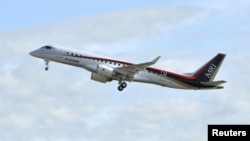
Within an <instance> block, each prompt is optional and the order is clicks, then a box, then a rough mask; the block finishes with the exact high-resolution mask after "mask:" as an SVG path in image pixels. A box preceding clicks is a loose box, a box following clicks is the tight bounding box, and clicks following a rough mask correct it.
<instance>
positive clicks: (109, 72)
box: [97, 65, 114, 78]
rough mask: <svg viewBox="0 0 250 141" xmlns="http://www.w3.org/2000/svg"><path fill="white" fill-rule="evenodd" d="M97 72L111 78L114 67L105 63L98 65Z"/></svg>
mask: <svg viewBox="0 0 250 141" xmlns="http://www.w3.org/2000/svg"><path fill="white" fill-rule="evenodd" d="M97 74H100V75H102V76H105V77H108V78H111V77H112V76H113V75H114V69H113V68H111V67H108V66H105V65H98V66H97Z"/></svg>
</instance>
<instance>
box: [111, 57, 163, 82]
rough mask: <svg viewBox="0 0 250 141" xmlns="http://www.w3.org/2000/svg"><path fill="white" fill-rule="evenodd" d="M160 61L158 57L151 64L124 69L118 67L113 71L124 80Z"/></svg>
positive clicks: (135, 65)
mask: <svg viewBox="0 0 250 141" xmlns="http://www.w3.org/2000/svg"><path fill="white" fill-rule="evenodd" d="M159 59H160V56H158V57H157V58H155V59H154V60H153V61H151V62H146V63H141V64H134V65H130V66H126V67H118V68H115V71H116V72H118V73H119V74H118V75H119V76H120V77H122V78H123V77H124V78H133V77H134V75H135V74H136V73H138V72H140V71H143V70H145V69H146V68H147V67H148V66H150V65H153V64H155V63H156V62H157V61H158V60H159Z"/></svg>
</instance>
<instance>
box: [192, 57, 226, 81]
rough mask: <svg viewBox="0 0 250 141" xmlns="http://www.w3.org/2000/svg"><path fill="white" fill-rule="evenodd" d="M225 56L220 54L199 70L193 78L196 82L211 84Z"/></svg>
mask: <svg viewBox="0 0 250 141" xmlns="http://www.w3.org/2000/svg"><path fill="white" fill-rule="evenodd" d="M225 56H226V55H225V54H222V53H219V54H217V55H216V56H215V57H214V58H212V59H211V60H210V61H208V62H207V63H206V64H205V65H203V66H202V67H201V68H199V69H198V70H197V71H196V72H195V73H194V74H193V76H194V77H195V80H196V81H199V82H209V81H213V79H214V77H215V76H216V74H217V72H218V70H219V69H220V66H221V64H222V62H223V60H224V58H225Z"/></svg>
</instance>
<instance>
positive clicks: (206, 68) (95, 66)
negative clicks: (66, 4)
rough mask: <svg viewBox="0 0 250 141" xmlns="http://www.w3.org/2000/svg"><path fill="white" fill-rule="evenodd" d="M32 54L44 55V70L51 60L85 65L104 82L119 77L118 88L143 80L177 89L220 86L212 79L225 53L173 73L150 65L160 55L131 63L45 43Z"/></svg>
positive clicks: (220, 82)
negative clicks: (183, 70) (193, 67)
mask: <svg viewBox="0 0 250 141" xmlns="http://www.w3.org/2000/svg"><path fill="white" fill-rule="evenodd" d="M29 54H30V55H32V56H34V57H38V58H41V59H44V61H45V65H46V66H45V70H46V71H47V70H48V69H49V62H50V61H54V62H58V63H63V64H67V65H72V66H76V67H80V68H83V69H86V70H88V71H90V72H91V79H92V80H94V81H98V82H102V83H106V82H110V81H113V80H116V81H118V90H119V91H122V90H123V89H124V88H126V87H127V83H126V82H142V83H149V84H156V85H160V86H163V87H170V88H177V89H192V90H205V89H222V88H223V86H221V84H223V83H225V82H226V81H224V80H219V81H214V78H215V75H216V74H217V72H218V70H219V68H220V66H221V64H222V62H223V60H224V58H225V56H226V55H225V54H222V53H218V54H217V55H216V56H215V57H213V58H212V59H211V60H210V61H208V62H207V63H206V64H204V65H203V66H202V67H200V68H199V69H197V70H196V71H194V72H193V73H183V74H181V73H174V72H170V71H167V70H163V69H158V68H154V67H150V66H151V65H153V64H155V63H156V62H157V61H158V60H159V59H160V56H159V57H157V58H155V59H153V60H152V61H149V62H145V63H139V64H134V63H130V62H127V61H122V60H117V59H113V58H108V57H103V56H100V55H93V54H90V53H86V52H81V51H76V50H72V49H68V48H63V47H60V46H55V45H46V46H43V47H41V48H39V49H37V50H34V51H32V52H30V53H29Z"/></svg>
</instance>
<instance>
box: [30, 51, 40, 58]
mask: <svg viewBox="0 0 250 141" xmlns="http://www.w3.org/2000/svg"><path fill="white" fill-rule="evenodd" d="M29 54H30V55H31V56H34V57H39V55H41V50H39V49H38V50H34V51H31V52H30V53H29Z"/></svg>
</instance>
